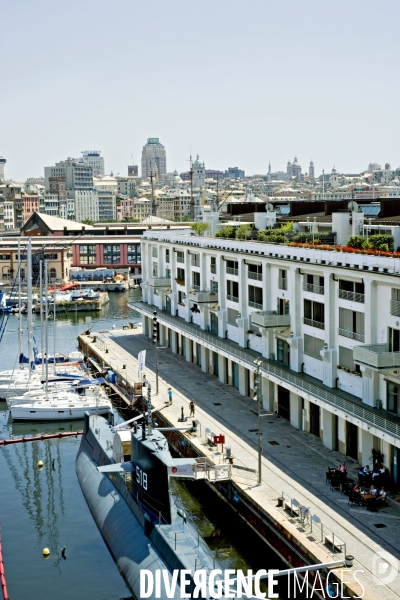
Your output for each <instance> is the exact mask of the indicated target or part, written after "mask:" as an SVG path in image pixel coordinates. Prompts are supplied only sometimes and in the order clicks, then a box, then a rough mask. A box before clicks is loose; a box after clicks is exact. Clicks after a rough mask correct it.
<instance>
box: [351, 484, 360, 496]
mask: <svg viewBox="0 0 400 600" xmlns="http://www.w3.org/2000/svg"><path fill="white" fill-rule="evenodd" d="M352 492H353V494H361V488H360V486H359V485H358V483H356V485H355V486H354V487H353V489H352Z"/></svg>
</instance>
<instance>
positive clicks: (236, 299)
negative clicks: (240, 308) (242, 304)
mask: <svg viewBox="0 0 400 600" xmlns="http://www.w3.org/2000/svg"><path fill="white" fill-rule="evenodd" d="M226 299H227V300H230V301H231V302H239V298H238V297H237V296H231V295H230V294H227V295H226Z"/></svg>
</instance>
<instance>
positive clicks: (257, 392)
mask: <svg viewBox="0 0 400 600" xmlns="http://www.w3.org/2000/svg"><path fill="white" fill-rule="evenodd" d="M253 363H254V364H255V366H256V370H255V373H254V400H255V401H256V402H257V418H258V475H257V484H258V485H261V483H262V466H261V459H262V450H263V448H262V418H263V417H270V416H271V415H272V413H264V414H261V408H262V395H261V365H262V361H261V360H260V359H259V358H256V359H255V360H254V361H253Z"/></svg>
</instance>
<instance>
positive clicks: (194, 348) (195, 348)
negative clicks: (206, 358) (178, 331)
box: [192, 342, 200, 365]
mask: <svg viewBox="0 0 400 600" xmlns="http://www.w3.org/2000/svg"><path fill="white" fill-rule="evenodd" d="M199 349H200V347H199V344H197V343H196V342H192V362H193V363H194V364H195V365H197V353H198V352H199Z"/></svg>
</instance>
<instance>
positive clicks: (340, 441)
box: [338, 417, 346, 454]
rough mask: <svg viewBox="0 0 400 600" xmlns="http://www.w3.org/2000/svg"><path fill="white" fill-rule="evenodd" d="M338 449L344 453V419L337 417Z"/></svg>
mask: <svg viewBox="0 0 400 600" xmlns="http://www.w3.org/2000/svg"><path fill="white" fill-rule="evenodd" d="M338 450H339V452H340V453H341V454H346V419H343V417H339V418H338Z"/></svg>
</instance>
